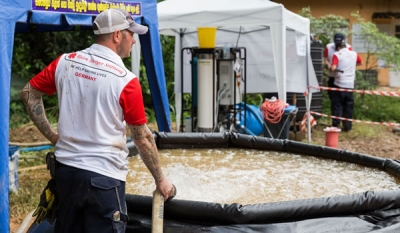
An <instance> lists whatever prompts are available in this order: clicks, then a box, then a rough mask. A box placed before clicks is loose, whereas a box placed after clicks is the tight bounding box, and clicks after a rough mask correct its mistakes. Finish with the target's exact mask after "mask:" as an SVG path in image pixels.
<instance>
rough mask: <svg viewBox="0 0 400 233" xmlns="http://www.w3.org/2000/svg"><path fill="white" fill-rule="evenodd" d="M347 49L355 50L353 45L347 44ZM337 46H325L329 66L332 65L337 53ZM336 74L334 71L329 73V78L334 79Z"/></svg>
mask: <svg viewBox="0 0 400 233" xmlns="http://www.w3.org/2000/svg"><path fill="white" fill-rule="evenodd" d="M346 48H348V49H349V50H353V48H352V47H351V45H349V44H346ZM336 52H337V51H336V45H335V43H334V42H332V43H329V44H327V45H326V46H325V50H324V57H325V58H328V62H329V64H331V65H332V57H333V54H334V53H336ZM334 76H335V73H334V72H333V71H329V73H328V77H334Z"/></svg>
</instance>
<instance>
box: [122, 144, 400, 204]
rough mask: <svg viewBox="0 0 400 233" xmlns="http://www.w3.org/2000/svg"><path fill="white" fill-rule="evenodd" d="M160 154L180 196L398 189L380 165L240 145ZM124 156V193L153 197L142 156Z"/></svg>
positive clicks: (236, 199)
mask: <svg viewBox="0 0 400 233" xmlns="http://www.w3.org/2000/svg"><path fill="white" fill-rule="evenodd" d="M159 153H160V156H159V158H160V164H161V166H162V168H163V172H164V174H165V176H166V177H168V178H169V179H170V180H171V181H172V182H173V183H174V185H175V186H176V187H177V191H178V192H177V196H176V198H177V199H180V200H192V201H205V202H215V203H226V204H231V203H240V204H243V205H246V204H260V203H269V202H279V201H290V200H298V199H309V198H319V197H332V196H336V195H346V194H352V193H358V192H364V191H381V190H393V189H398V188H399V187H400V181H399V179H397V178H395V177H393V176H391V175H389V174H387V173H386V172H384V171H381V170H379V169H375V168H369V167H364V166H361V165H358V164H352V163H347V162H341V161H336V160H330V159H322V158H317V157H313V156H305V155H296V154H287V153H282V152H274V151H260V150H248V149H246V150H244V149H240V148H230V149H170V150H160V151H159ZM128 160H129V169H130V170H129V174H128V177H127V184H126V192H127V193H131V194H137V195H146V196H151V195H152V192H153V190H154V189H155V184H154V180H153V178H152V176H151V174H150V172H149V171H148V170H147V168H146V167H145V165H144V163H143V162H142V161H141V158H140V156H134V157H130V158H128Z"/></svg>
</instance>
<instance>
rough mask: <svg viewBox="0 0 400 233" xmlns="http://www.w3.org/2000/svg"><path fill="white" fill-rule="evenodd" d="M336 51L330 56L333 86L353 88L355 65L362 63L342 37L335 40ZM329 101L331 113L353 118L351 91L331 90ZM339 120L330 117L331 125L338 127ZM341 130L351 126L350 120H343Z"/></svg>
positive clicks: (347, 129)
mask: <svg viewBox="0 0 400 233" xmlns="http://www.w3.org/2000/svg"><path fill="white" fill-rule="evenodd" d="M336 44H337V46H336V48H337V50H338V51H337V52H335V53H334V54H333V56H332V66H331V67H330V70H331V71H332V72H334V83H333V87H336V88H345V89H354V81H355V77H356V66H357V65H361V64H362V60H361V58H360V56H359V55H358V54H357V53H356V52H354V51H351V50H350V49H349V48H347V47H346V43H345V42H344V39H343V40H342V41H337V42H336ZM331 101H332V108H333V113H332V115H334V116H338V117H344V118H348V119H352V118H353V107H354V96H353V92H344V91H332V92H331ZM340 122H341V120H339V119H332V126H333V127H339V126H340ZM342 124H343V128H342V130H343V131H345V132H348V131H350V130H351V128H352V122H351V121H343V122H342Z"/></svg>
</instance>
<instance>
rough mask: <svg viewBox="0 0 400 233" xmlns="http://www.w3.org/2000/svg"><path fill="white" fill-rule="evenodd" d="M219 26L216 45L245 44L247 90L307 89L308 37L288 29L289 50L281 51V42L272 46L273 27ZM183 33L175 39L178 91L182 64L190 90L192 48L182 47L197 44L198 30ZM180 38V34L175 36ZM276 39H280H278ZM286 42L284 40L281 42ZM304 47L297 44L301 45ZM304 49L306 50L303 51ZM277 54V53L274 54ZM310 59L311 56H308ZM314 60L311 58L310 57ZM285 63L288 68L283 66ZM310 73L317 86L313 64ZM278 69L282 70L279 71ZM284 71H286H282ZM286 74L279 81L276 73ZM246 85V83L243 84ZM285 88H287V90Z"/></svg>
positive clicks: (187, 90) (176, 83)
mask: <svg viewBox="0 0 400 233" xmlns="http://www.w3.org/2000/svg"><path fill="white" fill-rule="evenodd" d="M239 31H240V29H239V28H237V29H232V28H219V29H218V30H217V39H216V47H223V46H224V44H225V43H227V44H228V45H231V46H232V47H234V46H236V42H237V41H238V47H244V48H246V51H247V54H246V55H247V57H246V62H247V67H246V68H247V70H246V72H247V77H246V78H247V90H246V91H247V93H269V92H277V90H281V88H278V85H279V86H280V87H282V89H283V92H282V93H279V94H280V96H284V93H286V91H287V92H296V93H303V92H304V91H306V90H307V85H308V82H307V60H306V59H305V58H306V57H305V54H306V52H305V49H306V43H307V42H306V37H305V36H302V35H301V34H299V33H296V32H295V31H288V32H287V33H285V35H286V43H285V45H286V48H287V49H286V52H285V54H281V53H280V50H279V48H281V47H280V46H272V43H273V41H272V40H273V39H271V34H272V33H271V31H272V30H269V29H268V28H267V27H252V28H247V29H242V30H241V32H240V33H239ZM186 32H187V33H185V34H184V35H183V36H182V42H180V40H176V45H175V70H176V72H175V93H180V92H181V78H182V76H181V72H180V69H181V64H182V65H183V85H184V86H183V92H184V93H190V92H191V90H192V89H191V85H192V83H191V63H190V60H191V56H192V55H191V54H189V53H188V52H189V50H184V51H183V54H182V55H183V60H182V58H181V52H182V51H181V46H180V43H182V48H188V47H196V46H198V39H197V30H195V29H192V30H189V29H187V30H186ZM176 38H180V37H178V36H177V37H176ZM275 40H277V39H275ZM281 44H282V45H283V43H281ZM301 46H302V47H303V48H298V47H301ZM303 49H304V51H303ZM275 54H276V56H275ZM309 59H310V58H309ZM310 62H311V60H310ZM285 63H286V65H285V70H283V69H282V67H283V66H284V64H285ZM310 68H311V69H312V71H313V72H311V73H310V80H309V81H310V84H311V85H315V86H318V81H317V78H316V76H315V72H314V69H313V67H310ZM276 71H280V72H281V74H279V73H278V72H276ZM283 72H285V73H284V74H283ZM283 75H285V76H286V83H283V82H280V81H282V80H283V79H278V78H277V76H283ZM241 87H242V88H243V85H242V86H241ZM285 90H286V91H285Z"/></svg>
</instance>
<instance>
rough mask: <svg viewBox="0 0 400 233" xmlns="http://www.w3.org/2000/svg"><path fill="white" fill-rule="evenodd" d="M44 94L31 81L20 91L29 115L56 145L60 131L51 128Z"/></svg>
mask: <svg viewBox="0 0 400 233" xmlns="http://www.w3.org/2000/svg"><path fill="white" fill-rule="evenodd" d="M43 95H44V93H43V92H40V91H38V90H36V89H35V88H33V87H32V86H31V84H30V83H29V82H28V83H27V84H26V85H25V87H24V88H22V90H21V91H20V92H19V96H20V97H21V99H22V102H23V103H24V105H25V108H26V111H27V112H28V115H29V117H30V118H31V120H32V121H33V123H34V124H35V125H36V127H37V128H38V129H39V130H40V132H41V133H42V134H43V135H44V136H45V137H46V138H47V139H48V140H49V141H50V142H51V144H53V145H55V144H56V142H57V140H58V133H57V132H56V131H54V130H53V129H52V128H51V125H50V123H49V121H48V119H47V117H46V112H45V110H44V106H43V99H42V96H43Z"/></svg>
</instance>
